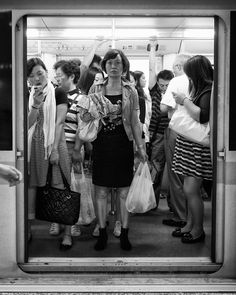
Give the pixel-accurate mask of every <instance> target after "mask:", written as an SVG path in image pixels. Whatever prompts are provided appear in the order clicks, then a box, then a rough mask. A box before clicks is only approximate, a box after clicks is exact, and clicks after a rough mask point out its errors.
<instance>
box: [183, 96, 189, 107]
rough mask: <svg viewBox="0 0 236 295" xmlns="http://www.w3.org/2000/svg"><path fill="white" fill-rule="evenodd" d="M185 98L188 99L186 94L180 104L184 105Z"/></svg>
mask: <svg viewBox="0 0 236 295" xmlns="http://www.w3.org/2000/svg"><path fill="white" fill-rule="evenodd" d="M185 99H188V98H187V97H186V96H185V97H184V98H183V100H182V105H184V101H185Z"/></svg>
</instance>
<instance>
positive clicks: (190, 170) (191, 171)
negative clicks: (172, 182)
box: [172, 55, 213, 243]
mask: <svg viewBox="0 0 236 295" xmlns="http://www.w3.org/2000/svg"><path fill="white" fill-rule="evenodd" d="M184 71H185V73H186V75H187V76H188V78H189V81H190V83H189V93H190V99H188V98H187V97H186V96H185V95H183V94H181V93H173V96H174V98H175V101H176V103H177V104H180V105H183V106H184V107H185V108H186V110H187V111H188V113H189V115H190V116H191V117H192V118H193V119H194V120H196V121H197V122H200V123H202V124H204V123H207V122H209V114H210V98H211V88H212V81H213V69H212V66H211V63H210V61H209V60H208V59H207V58H206V57H204V56H201V55H197V56H194V57H192V58H190V59H189V60H188V61H187V62H186V64H185V65H184ZM172 170H173V171H174V172H175V173H177V174H180V175H182V176H183V177H184V186H183V187H184V193H185V195H186V198H187V203H188V219H187V224H186V226H185V227H184V228H182V229H180V228H177V229H175V231H174V232H173V233H172V235H173V236H175V237H181V241H182V242H183V243H197V242H202V241H204V239H205V233H204V229H203V216H204V204H203V200H202V197H201V192H200V189H201V186H202V182H203V179H206V180H211V179H212V163H211V154H210V147H208V146H203V145H201V144H198V143H195V142H192V141H190V140H188V139H186V138H184V137H183V136H180V135H178V136H177V140H176V146H175V153H174V158H173V163H172Z"/></svg>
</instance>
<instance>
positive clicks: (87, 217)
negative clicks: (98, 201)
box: [78, 165, 96, 224]
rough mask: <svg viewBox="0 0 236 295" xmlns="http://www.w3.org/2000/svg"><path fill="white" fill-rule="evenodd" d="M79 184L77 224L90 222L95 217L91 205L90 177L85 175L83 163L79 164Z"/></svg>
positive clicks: (91, 188) (92, 192) (92, 191)
mask: <svg viewBox="0 0 236 295" xmlns="http://www.w3.org/2000/svg"><path fill="white" fill-rule="evenodd" d="M79 185H80V194H81V195H80V214H79V222H78V223H79V224H90V223H91V222H92V221H93V220H94V219H95V218H96V215H95V210H94V205H93V194H94V189H93V184H92V179H91V177H89V176H87V175H85V173H84V168H83V165H81V177H80V178H79Z"/></svg>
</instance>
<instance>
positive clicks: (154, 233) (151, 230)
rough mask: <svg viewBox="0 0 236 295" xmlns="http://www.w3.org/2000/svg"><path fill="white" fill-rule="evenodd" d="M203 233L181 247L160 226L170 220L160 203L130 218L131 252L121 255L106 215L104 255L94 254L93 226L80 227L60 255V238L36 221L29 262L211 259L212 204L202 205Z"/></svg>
mask: <svg viewBox="0 0 236 295" xmlns="http://www.w3.org/2000/svg"><path fill="white" fill-rule="evenodd" d="M204 207H205V211H204V212H205V216H204V229H205V233H206V239H205V241H204V242H200V243H196V244H183V243H182V242H181V240H180V238H175V237H172V235H171V233H172V231H173V230H174V227H170V226H166V225H163V224H162V219H164V218H171V217H172V214H171V213H170V212H169V210H168V207H167V202H166V199H161V200H160V203H159V206H158V209H157V210H155V211H150V212H148V213H145V214H135V215H131V217H130V230H129V239H130V241H131V243H132V246H133V249H132V250H131V251H124V250H122V249H121V248H120V245H119V239H118V238H116V237H114V236H113V234H112V233H113V229H114V223H115V216H114V215H111V214H109V215H108V220H109V226H108V244H107V248H106V249H105V250H103V251H95V250H94V244H95V242H96V238H94V237H93V236H92V232H93V229H94V227H95V224H96V220H94V221H93V222H92V223H91V224H90V225H86V226H85V225H84V226H81V232H82V234H81V236H79V237H73V247H72V248H71V249H70V250H67V251H61V250H60V249H59V244H60V241H61V239H62V236H63V233H61V234H60V235H59V236H50V235H49V223H48V222H43V221H38V220H35V221H34V223H33V225H32V240H31V241H30V242H29V247H28V255H29V257H30V258H40V257H44V258H45V257H57V258H59V257H76V258H84V257H90V258H93V257H180V258H181V257H210V256H211V215H212V214H211V201H208V200H207V201H204Z"/></svg>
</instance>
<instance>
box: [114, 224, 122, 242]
mask: <svg viewBox="0 0 236 295" xmlns="http://www.w3.org/2000/svg"><path fill="white" fill-rule="evenodd" d="M120 234H121V223H120V221H116V223H115V227H114V231H113V235H114V236H115V237H116V238H119V237H120Z"/></svg>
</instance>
